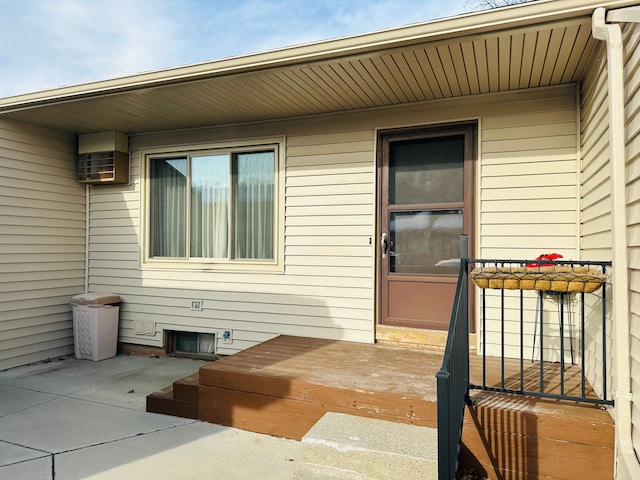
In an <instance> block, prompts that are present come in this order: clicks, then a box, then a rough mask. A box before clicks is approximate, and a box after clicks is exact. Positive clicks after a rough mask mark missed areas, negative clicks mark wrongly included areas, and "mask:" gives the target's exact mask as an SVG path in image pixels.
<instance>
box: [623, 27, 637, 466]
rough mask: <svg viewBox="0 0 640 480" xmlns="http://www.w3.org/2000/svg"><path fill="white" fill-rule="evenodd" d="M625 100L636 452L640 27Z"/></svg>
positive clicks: (630, 45) (631, 39) (628, 47)
mask: <svg viewBox="0 0 640 480" xmlns="http://www.w3.org/2000/svg"><path fill="white" fill-rule="evenodd" d="M624 44H625V61H626V65H625V73H626V82H625V89H626V90H625V98H626V132H625V133H626V139H627V169H626V176H627V182H628V183H627V184H628V186H627V205H628V208H627V218H628V235H629V237H628V241H629V245H628V247H629V253H628V259H629V283H630V292H629V303H630V312H629V314H630V315H631V332H630V342H631V376H632V384H631V393H632V396H633V397H632V398H633V404H632V411H631V415H632V425H633V431H632V439H633V445H634V448H635V451H636V455H637V454H638V452H640V207H639V205H640V26H638V25H634V24H627V25H626V26H625V28H624Z"/></svg>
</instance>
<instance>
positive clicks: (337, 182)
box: [89, 85, 577, 353]
mask: <svg viewBox="0 0 640 480" xmlns="http://www.w3.org/2000/svg"><path fill="white" fill-rule="evenodd" d="M575 108H576V105H575V86H573V85H569V86H563V87H554V88H543V89H536V90H530V91H520V92H516V93H509V94H489V95H483V96H476V97H468V98H463V99H452V100H441V101H435V102H429V103H420V104H413V105H408V106H405V107H393V108H383V109H376V110H371V111H363V112H352V113H344V114H340V115H330V116H321V117H313V118H305V119H292V120H287V121H280V122H268V123H260V124H254V125H245V126H232V127H219V128H209V129H197V130H187V131H174V132H160V133H153V134H146V135H137V136H132V137H131V138H130V149H131V158H132V184H131V185H129V186H108V187H99V188H98V187H96V188H93V189H92V192H91V200H90V203H91V205H90V212H91V213H90V233H91V239H90V241H91V246H90V262H89V267H90V289H91V290H107V291H113V292H115V293H118V294H120V295H121V296H122V297H123V300H124V303H123V304H122V307H121V309H122V313H121V329H120V340H121V341H125V342H131V343H138V344H147V345H156V346H159V345H162V343H163V335H162V332H163V330H190V331H201V332H213V333H221V332H222V331H224V330H233V331H234V333H233V335H234V341H233V344H231V345H229V344H223V343H222V342H219V343H218V348H219V352H220V353H233V352H234V351H237V350H240V349H243V348H246V347H248V346H250V345H253V344H254V343H256V342H259V341H262V340H265V339H267V338H271V337H273V336H274V335H277V334H280V333H282V334H293V335H303V336H317V337H324V338H332V339H344V340H352V341H362V342H371V341H373V338H374V327H375V314H376V313H375V312H376V283H375V263H376V258H375V247H376V244H377V233H376V181H377V175H376V152H375V148H376V132H377V130H383V129H389V128H398V127H413V126H417V125H430V124H433V125H436V124H440V123H443V122H452V121H461V120H477V119H479V126H480V128H481V132H479V138H480V139H481V141H482V143H481V145H480V147H479V150H480V151H481V152H482V156H483V158H482V159H481V160H479V168H478V169H477V174H478V175H479V180H478V184H479V186H480V190H478V192H477V197H478V198H477V201H476V203H477V208H480V209H481V211H480V210H479V211H478V212H476V213H477V216H478V218H479V219H480V220H481V221H483V222H485V223H486V225H485V224H483V225H482V226H481V227H479V229H478V233H479V235H480V236H479V239H478V242H477V244H478V246H479V250H477V251H478V252H480V253H481V254H482V255H484V256H487V255H490V256H499V257H509V256H516V257H528V256H531V255H534V254H535V255H537V254H538V253H539V252H541V251H545V250H548V249H556V250H560V251H561V252H563V253H567V252H568V253H569V254H571V253H572V252H575V250H576V248H577V245H576V238H577V227H576V225H577V217H576V200H575V196H574V197H573V200H572V201H571V200H570V197H571V196H572V195H575V192H576V171H577V166H576V144H577V143H576V130H577V127H576V113H575ZM272 137H273V138H275V137H278V138H284V139H285V140H284V142H285V145H286V146H285V170H284V178H283V179H282V180H283V188H284V189H285V190H284V205H283V207H284V209H285V210H284V237H283V239H280V241H284V245H283V246H284V260H283V265H282V271H281V272H276V273H259V272H257V273H256V272H222V271H196V270H192V271H188V270H171V271H163V270H161V269H154V268H149V267H145V268H143V269H141V268H140V264H139V258H140V254H141V248H142V244H141V243H139V239H140V235H141V234H142V233H143V230H144V229H143V223H142V222H143V221H144V214H143V213H144V212H143V210H142V209H143V208H144V207H143V201H142V190H143V189H142V188H141V187H142V185H141V179H140V172H141V171H142V170H141V161H142V158H141V152H144V150H145V149H154V150H157V149H158V148H161V147H167V148H173V147H176V146H180V148H187V147H189V146H197V145H204V144H208V145H210V144H214V143H221V144H224V143H225V142H233V141H238V140H243V139H251V138H272ZM485 150H486V152H485ZM485 158H486V162H485ZM485 167H486V170H485ZM558 170H560V172H559V177H558V179H554V180H552V179H548V178H547V177H552V176H553V175H551V173H553V172H558ZM505 172H506V173H508V174H507V175H505ZM572 175H573V177H571V176H572ZM572 178H573V180H572ZM543 182H545V183H547V184H548V185H547V186H546V187H544V189H543V190H544V192H545V194H546V196H550V197H551V198H550V199H549V198H545V195H542V196H541V195H540V193H539V190H540V184H541V183H543ZM566 190H568V192H567V191H566ZM485 197H486V198H485ZM522 209H526V210H527V211H528V212H530V214H529V215H526V216H522V215H518V213H519V212H520V211H521V210H522ZM514 221H517V223H518V229H517V230H518V231H517V233H515V234H514V233H513V230H516V229H512V230H511V231H510V230H509V228H508V225H509V224H510V222H514ZM549 222H553V224H554V225H555V226H556V228H555V229H554V230H553V231H552V232H549V231H547V232H545V233H542V232H540V231H539V230H540V228H541V227H542V226H544V225H546V224H547V223H549ZM116 237H117V238H116ZM569 256H570V255H569ZM192 300H201V301H203V306H204V309H203V310H202V311H192V310H190V306H191V301H192ZM136 327H138V330H140V329H141V328H143V327H147V328H148V333H150V334H149V335H144V334H136V333H135V331H136Z"/></svg>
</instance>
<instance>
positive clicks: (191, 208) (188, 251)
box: [147, 146, 277, 263]
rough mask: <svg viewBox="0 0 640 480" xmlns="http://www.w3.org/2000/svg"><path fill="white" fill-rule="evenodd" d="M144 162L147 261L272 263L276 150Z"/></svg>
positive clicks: (222, 152) (195, 154) (229, 151)
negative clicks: (146, 207) (147, 218)
mask: <svg viewBox="0 0 640 480" xmlns="http://www.w3.org/2000/svg"><path fill="white" fill-rule="evenodd" d="M147 158H148V178H149V222H148V225H149V233H148V257H149V259H151V260H167V261H174V260H183V261H190V262H191V261H194V262H204V263H225V262H226V263H228V262H240V263H246V262H251V263H255V262H269V261H272V262H273V261H274V260H275V258H276V247H275V234H276V231H275V230H276V229H275V225H276V223H277V222H276V205H277V196H276V191H275V190H276V175H277V148H276V147H275V146H269V147H264V148H255V149H246V148H242V149H225V150H210V151H206V152H188V153H184V154H172V155H148V156H147Z"/></svg>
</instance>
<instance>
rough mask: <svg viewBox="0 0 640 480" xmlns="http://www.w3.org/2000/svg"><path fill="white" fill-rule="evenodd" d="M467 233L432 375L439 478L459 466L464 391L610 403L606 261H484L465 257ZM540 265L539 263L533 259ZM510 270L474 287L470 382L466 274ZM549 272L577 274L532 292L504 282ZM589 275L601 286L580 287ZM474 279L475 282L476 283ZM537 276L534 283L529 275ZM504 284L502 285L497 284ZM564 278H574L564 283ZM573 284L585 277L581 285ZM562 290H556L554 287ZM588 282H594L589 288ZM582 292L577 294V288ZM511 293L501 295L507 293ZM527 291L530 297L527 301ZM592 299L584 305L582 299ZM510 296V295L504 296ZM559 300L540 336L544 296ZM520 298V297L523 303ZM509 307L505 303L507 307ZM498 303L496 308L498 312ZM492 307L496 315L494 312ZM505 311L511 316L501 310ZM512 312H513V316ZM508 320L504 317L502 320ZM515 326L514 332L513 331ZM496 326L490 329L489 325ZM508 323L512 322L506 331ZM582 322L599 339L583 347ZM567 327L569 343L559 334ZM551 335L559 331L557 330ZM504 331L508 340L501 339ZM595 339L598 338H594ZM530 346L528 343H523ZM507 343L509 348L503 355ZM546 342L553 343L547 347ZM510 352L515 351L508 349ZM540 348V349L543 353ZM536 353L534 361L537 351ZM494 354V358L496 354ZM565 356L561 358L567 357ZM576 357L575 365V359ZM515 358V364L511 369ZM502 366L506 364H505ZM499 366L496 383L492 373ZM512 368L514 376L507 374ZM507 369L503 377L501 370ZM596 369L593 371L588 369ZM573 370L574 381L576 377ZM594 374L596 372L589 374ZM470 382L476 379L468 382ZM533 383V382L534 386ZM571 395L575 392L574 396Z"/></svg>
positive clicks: (444, 478)
mask: <svg viewBox="0 0 640 480" xmlns="http://www.w3.org/2000/svg"><path fill="white" fill-rule="evenodd" d="M466 252H467V238H466V236H464V235H463V236H462V238H461V260H460V273H459V276H458V284H457V287H456V294H455V298H454V303H453V311H452V314H451V323H450V325H449V333H448V336H447V344H446V348H445V353H444V358H443V362H442V367H441V369H440V371H439V372H438V373H437V375H436V380H437V390H438V479H439V480H451V479H454V478H455V477H456V473H457V469H458V455H459V452H460V445H461V440H462V428H463V420H464V409H465V405H471V400H470V396H469V391H470V390H471V389H478V390H485V391H491V392H501V393H509V394H520V395H528V396H534V397H546V398H553V399H562V400H571V401H578V402H586V403H595V404H604V405H613V400H612V399H611V398H610V397H609V393H608V392H609V389H608V388H607V386H608V374H607V360H608V356H607V344H608V338H607V322H606V319H607V298H606V276H607V267H610V266H611V262H590V261H560V260H552V261H546V260H545V261H544V262H538V261H537V260H482V259H468V258H467V257H468V255H467V254H466ZM536 262H538V263H536ZM492 269H493V271H495V272H505V271H506V272H507V273H509V272H511V273H514V275H511V277H512V278H510V275H506V279H505V278H497V276H496V277H492V276H491V275H488V276H487V275H485V280H486V281H487V284H486V286H482V287H480V292H481V293H480V301H481V307H480V315H481V318H480V322H479V324H480V334H479V349H480V351H481V352H482V353H481V357H480V363H481V368H480V371H481V373H480V375H481V381H480V382H477V383H471V382H470V360H469V289H468V286H469V283H470V280H469V277H470V276H473V275H474V273H475V272H476V271H477V270H481V271H484V272H487V271H489V272H491V271H492ZM545 269H546V270H551V271H552V273H553V274H555V273H556V272H560V273H562V272H566V271H567V269H568V270H569V271H570V273H571V274H572V275H573V274H574V273H576V272H577V273H578V275H577V279H576V278H574V277H572V276H571V275H564V276H563V275H560V276H559V277H554V276H553V275H551V276H549V275H548V276H546V277H545V276H544V275H542V277H545V278H546V280H545V281H549V282H556V283H553V284H552V283H549V288H548V289H547V290H545V289H541V287H540V285H535V286H533V288H530V289H523V288H516V287H514V285H513V284H509V283H505V282H506V281H516V280H517V281H522V279H523V278H524V280H525V281H532V280H531V278H530V277H526V275H527V274H530V273H544V272H545V271H546V270H545ZM585 269H586V271H587V272H588V273H589V275H591V274H592V273H594V272H595V275H594V276H595V277H596V278H597V279H599V281H601V285H600V286H598V287H597V288H595V289H594V290H593V291H590V289H588V288H586V286H585V285H586V283H588V282H591V278H590V277H589V275H587V276H581V275H580V274H579V273H580V272H582V271H583V270H585ZM474 281H475V280H474ZM533 281H536V280H533ZM563 281H564V282H567V284H566V285H565V287H566V290H565V291H557V290H562V288H564V287H563V285H562V284H559V283H558V282H563ZM500 282H502V283H500ZM569 282H578V283H572V284H569ZM579 282H584V284H585V285H583V288H582V289H581V288H578V287H580V284H579ZM558 285H559V287H560V288H556V287H558ZM591 286H593V285H591ZM487 290H490V291H491V294H490V295H491V297H492V300H491V308H492V318H491V323H492V327H491V328H492V329H493V330H492V333H493V334H494V336H495V337H496V339H494V345H493V346H494V352H492V355H491V365H492V372H491V377H492V380H490V379H489V377H488V374H487V363H488V359H487V357H488V354H487V351H488V340H487V332H488V329H489V327H488V325H487V309H488V304H489V303H490V302H489V301H488V297H487ZM579 290H582V291H579ZM507 291H509V292H510V293H509V294H507V293H506V292H507ZM525 296H529V298H528V299H526V298H525ZM587 296H590V300H591V301H590V302H589V306H588V308H587V302H586V298H587ZM507 297H508V298H507ZM548 297H550V298H551V300H552V301H555V302H557V315H558V331H557V332H554V335H553V336H551V337H550V336H549V335H548V334H547V333H545V328H548V327H549V325H547V327H545V309H544V306H545V301H548V300H549V298H548ZM525 300H526V301H525ZM532 300H533V302H535V308H534V321H533V322H531V321H529V322H526V321H525V317H526V316H527V314H530V313H531V308H529V309H526V308H525V303H527V302H528V305H529V306H530V305H531V304H532ZM507 304H509V307H508V308H507V306H506V305H507ZM496 305H497V309H496ZM574 306H577V309H578V310H579V320H578V322H579V327H576V329H577V330H578V334H577V336H578V337H579V338H578V341H577V344H576V342H574V340H575V338H574V337H575V329H574V317H573V307H574ZM496 310H497V311H498V313H497V314H496ZM507 311H508V312H509V315H508V314H507ZM514 312H515V313H514ZM587 314H588V315H589V318H587ZM508 317H510V318H508ZM514 317H515V324H516V325H517V327H516V330H517V331H516V332H514V331H513V328H512V327H513V324H514ZM496 324H498V325H499V328H498V329H497V331H495V328H494V326H495V325H496ZM507 324H509V326H510V327H511V330H510V331H508V328H507ZM525 324H527V325H528V326H529V327H530V326H531V325H532V324H533V332H527V333H526V332H525ZM587 324H589V326H590V330H589V331H590V332H594V331H599V335H601V336H600V338H599V339H595V338H594V337H593V336H591V334H590V339H589V342H590V344H591V345H589V346H588V345H587V339H586V335H587V334H586V332H587V329H586V328H587ZM566 331H568V340H567V339H566V338H565V336H566V335H565V332H566ZM555 333H557V335H555ZM507 336H508V337H509V340H507ZM550 338H553V339H554V340H555V341H556V342H555V344H554V345H551V346H549V345H546V343H545V342H547V341H549V339H550ZM596 340H597V341H596ZM527 343H528V345H527ZM597 343H600V345H599V346H598V347H597V349H598V351H597V352H596V351H594V349H593V345H594V344H597ZM507 346H509V347H510V348H511V349H512V351H511V352H509V354H507ZM527 347H529V348H531V359H530V361H529V359H527V360H526V362H528V366H527V367H526V368H525V357H527V355H525V350H526V348H527ZM549 347H552V348H551V349H550V348H549ZM588 347H589V348H590V352H591V354H592V356H593V357H594V358H595V360H594V361H593V362H591V365H590V368H591V369H592V370H593V368H595V367H594V365H599V366H601V367H598V368H601V371H600V372H599V375H601V376H602V385H601V388H600V392H594V391H593V390H591V387H590V385H589V383H588V381H587V375H586V372H587V365H586V357H587V354H586V352H587V348H588ZM554 348H555V349H556V350H557V351H556V358H547V359H545V351H551V350H553V349H554ZM513 349H515V350H513ZM545 349H546V350H545ZM536 351H538V355H539V357H538V358H537V359H536V358H534V357H535V352H536ZM496 353H497V355H496ZM567 355H570V356H569V360H568V361H567V360H566V358H565V357H566V356H567ZM496 357H497V359H498V360H497V361H498V362H499V368H496V367H495V361H496ZM578 357H579V360H578V365H576V364H575V362H576V359H577V358H578ZM514 362H515V364H516V366H517V368H515V370H514ZM507 364H509V365H508V367H509V368H507ZM498 370H499V375H498V379H497V381H496V380H495V377H496V375H495V372H496V371H498ZM514 371H515V372H516V374H515V375H514V374H513V372H514ZM507 372H509V374H507ZM569 373H570V374H571V384H570V386H569V387H568V382H567V375H568V374H569ZM592 373H594V372H592ZM576 375H577V376H578V380H577V381H576ZM594 376H595V377H597V376H598V372H595V375H594ZM474 380H475V379H474ZM532 385H536V388H533V387H532ZM576 392H577V393H576Z"/></svg>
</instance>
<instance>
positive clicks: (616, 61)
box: [592, 8, 640, 479]
mask: <svg viewBox="0 0 640 480" xmlns="http://www.w3.org/2000/svg"><path fill="white" fill-rule="evenodd" d="M605 15H606V10H605V9H604V8H597V9H596V10H595V11H594V12H593V17H592V31H593V36H594V38H596V39H598V40H604V41H605V42H606V48H607V76H608V87H609V149H610V152H611V160H610V162H611V217H612V225H611V233H612V237H613V238H612V243H613V252H612V256H613V266H612V272H613V276H612V280H611V283H612V287H613V309H612V310H613V311H612V318H613V330H614V332H613V333H614V338H613V340H614V341H613V347H612V351H613V352H614V362H613V369H614V378H615V397H614V399H615V423H616V426H615V432H616V439H615V450H616V452H615V453H616V458H615V461H616V466H615V475H616V478H618V474H619V473H620V472H621V469H624V471H625V472H626V477H627V478H631V479H638V478H640V464H639V463H638V459H637V457H636V455H635V451H634V448H633V442H632V438H631V405H632V397H631V362H630V358H631V349H630V339H629V337H630V321H629V278H628V272H627V265H628V262H627V234H626V225H627V222H626V181H625V163H626V161H625V128H624V127H625V126H624V106H625V105H624V75H623V74H624V60H623V46H622V33H621V30H620V25H617V24H607V23H605Z"/></svg>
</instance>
